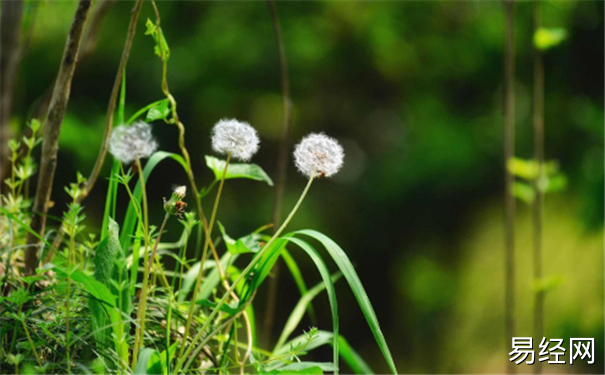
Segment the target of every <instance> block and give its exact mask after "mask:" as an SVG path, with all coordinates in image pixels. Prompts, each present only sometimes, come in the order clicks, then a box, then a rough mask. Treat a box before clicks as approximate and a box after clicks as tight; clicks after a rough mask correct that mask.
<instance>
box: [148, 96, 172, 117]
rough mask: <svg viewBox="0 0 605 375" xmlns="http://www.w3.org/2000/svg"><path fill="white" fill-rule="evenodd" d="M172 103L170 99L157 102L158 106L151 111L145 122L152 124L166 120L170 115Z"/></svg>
mask: <svg viewBox="0 0 605 375" xmlns="http://www.w3.org/2000/svg"><path fill="white" fill-rule="evenodd" d="M169 104H170V101H169V100H168V99H163V100H160V101H159V102H157V104H156V105H154V106H153V107H151V108H150V109H149V112H147V117H145V121H147V122H151V121H156V120H164V119H165V118H166V117H168V115H170V111H171V110H170V108H169V107H168V105H169Z"/></svg>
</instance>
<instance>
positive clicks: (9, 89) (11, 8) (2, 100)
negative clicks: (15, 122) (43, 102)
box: [0, 1, 23, 191]
mask: <svg viewBox="0 0 605 375" xmlns="http://www.w3.org/2000/svg"><path fill="white" fill-rule="evenodd" d="M22 15H23V1H3V2H2V24H1V25H0V57H1V58H0V191H1V188H2V185H3V184H4V178H5V177H6V176H7V173H8V171H9V170H10V163H9V153H10V151H9V148H8V140H9V139H10V138H11V135H12V131H11V127H10V117H11V111H12V106H13V91H14V90H13V88H14V86H15V78H16V76H17V70H18V68H19V60H20V59H21V46H20V35H21V18H22Z"/></svg>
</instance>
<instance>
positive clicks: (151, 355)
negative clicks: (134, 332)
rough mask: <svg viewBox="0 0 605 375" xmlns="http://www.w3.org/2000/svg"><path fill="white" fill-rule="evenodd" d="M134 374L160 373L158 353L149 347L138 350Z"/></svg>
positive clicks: (160, 366)
mask: <svg viewBox="0 0 605 375" xmlns="http://www.w3.org/2000/svg"><path fill="white" fill-rule="evenodd" d="M133 373H134V374H135V375H146V374H162V373H163V372H162V365H161V358H160V353H158V351H157V350H155V349H151V348H143V349H141V350H140V351H139V358H138V361H137V367H136V368H135V369H134V372H133Z"/></svg>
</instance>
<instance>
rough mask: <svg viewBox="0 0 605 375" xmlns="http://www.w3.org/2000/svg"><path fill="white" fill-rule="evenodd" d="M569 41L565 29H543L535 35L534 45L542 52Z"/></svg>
mask: <svg viewBox="0 0 605 375" xmlns="http://www.w3.org/2000/svg"><path fill="white" fill-rule="evenodd" d="M565 39H567V30H565V29H563V28H545V27H541V28H539V29H538V30H536V32H535V33H534V45H535V46H536V48H538V49H540V50H547V49H549V48H552V47H555V46H557V45H558V44H560V43H561V42H562V41H564V40H565Z"/></svg>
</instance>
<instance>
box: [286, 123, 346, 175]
mask: <svg viewBox="0 0 605 375" xmlns="http://www.w3.org/2000/svg"><path fill="white" fill-rule="evenodd" d="M344 157H345V154H344V151H343V149H342V146H341V145H340V143H338V141H337V140H336V139H334V138H331V137H328V136H327V135H325V134H323V133H313V134H309V135H307V136H306V137H304V138H303V139H302V141H300V143H299V144H297V145H296V148H295V149H294V163H295V164H296V168H298V170H299V171H300V172H301V173H302V174H304V175H305V176H307V177H311V175H312V174H313V173H315V177H323V176H325V177H330V176H332V175H333V174H335V173H336V172H338V171H339V170H340V168H341V167H342V164H343V160H344Z"/></svg>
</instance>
